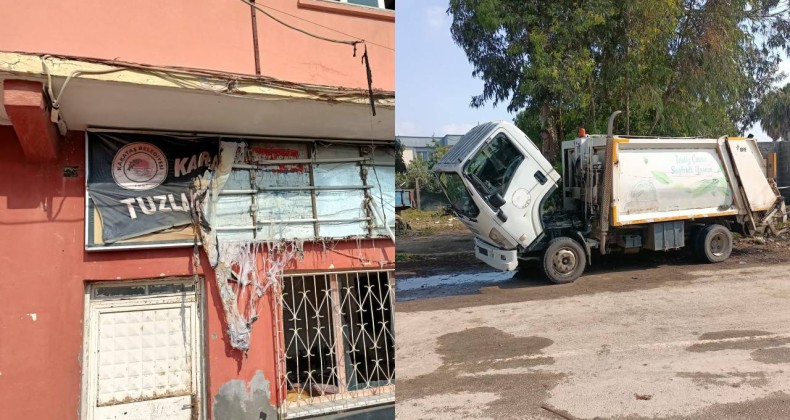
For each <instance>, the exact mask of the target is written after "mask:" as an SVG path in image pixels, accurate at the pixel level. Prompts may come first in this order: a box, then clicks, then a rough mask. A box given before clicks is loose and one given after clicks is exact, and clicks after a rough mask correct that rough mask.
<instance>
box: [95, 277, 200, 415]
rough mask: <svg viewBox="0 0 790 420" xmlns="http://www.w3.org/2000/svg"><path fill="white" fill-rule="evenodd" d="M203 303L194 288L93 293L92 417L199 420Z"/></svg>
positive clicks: (120, 287) (139, 286)
mask: <svg viewBox="0 0 790 420" xmlns="http://www.w3.org/2000/svg"><path fill="white" fill-rule="evenodd" d="M197 296H198V295H197V290H196V287H195V285H194V284H193V283H192V282H191V281H190V282H188V283H183V282H172V281H171V282H168V283H129V282H115V283H100V284H96V285H92V286H91V287H89V289H88V296H87V297H88V298H89V304H88V307H89V308H88V311H89V312H88V313H89V316H88V317H87V320H86V321H87V323H86V347H85V348H86V349H87V353H86V355H85V358H86V364H85V365H84V366H85V367H86V368H87V369H85V374H84V376H85V378H84V386H85V391H86V392H85V393H84V398H85V399H84V400H83V401H85V404H84V407H85V408H84V410H83V414H84V417H86V418H87V419H89V420H109V419H154V418H155V419H157V420H190V419H193V418H199V415H198V414H199V411H200V404H199V403H198V402H199V396H200V395H201V393H200V392H199V390H200V381H199V380H198V378H199V376H200V366H201V362H200V360H201V358H200V352H199V349H200V348H201V346H200V345H199V336H200V330H199V325H200V323H199V317H198V305H197V302H198V299H197Z"/></svg>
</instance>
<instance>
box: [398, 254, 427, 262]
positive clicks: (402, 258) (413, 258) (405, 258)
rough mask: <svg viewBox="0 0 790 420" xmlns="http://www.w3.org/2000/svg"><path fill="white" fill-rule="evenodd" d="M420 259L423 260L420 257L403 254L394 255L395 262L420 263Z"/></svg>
mask: <svg viewBox="0 0 790 420" xmlns="http://www.w3.org/2000/svg"><path fill="white" fill-rule="evenodd" d="M422 259H424V257H423V256H422V255H417V254H406V253H404V252H396V253H395V262H409V261H420V260H422Z"/></svg>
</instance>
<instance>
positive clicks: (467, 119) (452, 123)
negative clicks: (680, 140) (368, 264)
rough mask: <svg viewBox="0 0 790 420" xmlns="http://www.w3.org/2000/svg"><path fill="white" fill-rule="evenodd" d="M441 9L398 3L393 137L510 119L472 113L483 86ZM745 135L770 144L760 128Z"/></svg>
mask: <svg viewBox="0 0 790 420" xmlns="http://www.w3.org/2000/svg"><path fill="white" fill-rule="evenodd" d="M446 10H447V0H422V1H417V0H410V1H404V2H401V3H398V9H397V14H398V16H397V22H398V23H397V24H396V25H395V32H396V48H397V55H396V65H395V84H396V85H395V92H396V98H397V99H396V102H397V106H396V111H395V134H396V135H399V136H431V135H436V136H442V135H444V134H465V133H466V132H467V131H468V130H469V129H470V128H472V127H474V126H475V125H477V123H482V122H486V121H493V120H511V119H512V118H513V115H511V114H509V113H508V112H507V109H506V108H507V104H506V103H504V104H500V105H499V106H498V107H494V106H492V105H491V104H490V103H489V104H487V105H486V106H485V107H483V108H476V109H475V108H471V107H470V106H469V101H470V99H471V98H472V96H474V95H477V94H479V93H480V92H482V90H483V82H482V81H481V80H479V79H475V78H473V77H472V70H473V68H472V65H471V64H469V61H468V60H467V59H466V55H465V54H464V52H463V50H462V49H461V48H460V47H459V46H458V45H456V44H455V43H454V42H453V39H452V37H451V36H450V17H449V16H448V15H447V13H445V11H446ZM782 69H783V71H784V72H785V73H787V74H790V60H785V61H784V62H783V63H782ZM747 133H753V134H754V135H755V136H756V137H757V138H758V140H762V141H766V140H767V141H770V138H768V136H767V135H766V134H765V133H764V132H763V131H762V129H761V128H760V127H759V124H758V125H757V126H756V127H753V128H752V129H751V130H748V131H747ZM721 134H722V135H724V134H738V133H721Z"/></svg>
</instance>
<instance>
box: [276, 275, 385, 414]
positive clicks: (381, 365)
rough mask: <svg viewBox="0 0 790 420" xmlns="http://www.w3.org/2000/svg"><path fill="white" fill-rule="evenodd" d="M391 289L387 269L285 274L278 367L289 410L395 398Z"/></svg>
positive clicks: (303, 411)
mask: <svg viewBox="0 0 790 420" xmlns="http://www.w3.org/2000/svg"><path fill="white" fill-rule="evenodd" d="M392 290H393V287H392V278H391V272H390V271H364V272H353V273H330V274H312V275H298V276H288V277H286V278H285V279H284V281H283V289H282V300H281V302H282V317H281V322H282V331H283V343H284V351H283V355H282V357H281V360H282V365H283V366H281V368H284V369H285V371H284V375H283V376H284V380H285V383H284V384H283V385H284V388H285V392H286V400H287V402H288V406H287V410H288V416H289V417H292V416H299V415H314V414H319V412H318V411H320V410H321V409H322V408H325V409H327V410H330V409H331V410H336V409H337V408H338V406H343V405H347V404H351V403H352V400H353V404H354V405H355V406H359V405H366V404H380V403H382V402H387V401H390V400H391V399H392V398H394V395H393V394H392V391H393V386H394V384H395V340H394V327H393V316H394V312H393V307H392V302H393V299H394V296H393V294H392ZM317 410H318V411H317Z"/></svg>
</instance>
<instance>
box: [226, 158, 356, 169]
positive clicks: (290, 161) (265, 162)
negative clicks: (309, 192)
mask: <svg viewBox="0 0 790 420" xmlns="http://www.w3.org/2000/svg"><path fill="white" fill-rule="evenodd" d="M369 160H370V159H368V158H336V159H283V160H263V161H260V162H257V163H256V164H254V165H250V164H245V163H234V164H233V168H234V169H259V168H260V167H261V166H267V165H297V164H308V163H353V162H365V161H369Z"/></svg>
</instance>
